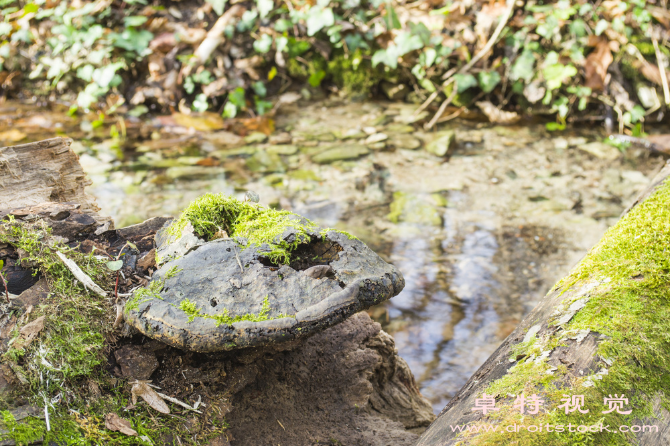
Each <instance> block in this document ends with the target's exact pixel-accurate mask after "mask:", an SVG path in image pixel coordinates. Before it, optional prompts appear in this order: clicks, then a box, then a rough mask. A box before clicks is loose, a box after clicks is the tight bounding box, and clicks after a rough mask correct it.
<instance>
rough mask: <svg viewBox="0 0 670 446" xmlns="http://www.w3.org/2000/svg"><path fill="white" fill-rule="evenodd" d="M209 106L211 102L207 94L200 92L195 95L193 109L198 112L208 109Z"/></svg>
mask: <svg viewBox="0 0 670 446" xmlns="http://www.w3.org/2000/svg"><path fill="white" fill-rule="evenodd" d="M208 107H209V104H207V96H206V95H204V94H202V93H200V94H199V95H197V96H196V97H195V100H194V101H193V110H195V111H197V112H200V113H202V112H204V111H207V108H208Z"/></svg>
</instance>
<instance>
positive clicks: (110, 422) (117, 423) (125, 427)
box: [105, 413, 137, 437]
mask: <svg viewBox="0 0 670 446" xmlns="http://www.w3.org/2000/svg"><path fill="white" fill-rule="evenodd" d="M105 427H106V428H107V429H109V430H110V431H115V432H121V433H122V434H125V435H128V436H130V437H135V436H137V432H136V431H135V430H134V429H133V428H131V427H130V421H128V420H124V419H123V418H121V417H120V416H118V415H117V414H115V413H108V414H107V415H105Z"/></svg>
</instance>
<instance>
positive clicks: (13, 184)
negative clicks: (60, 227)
mask: <svg viewBox="0 0 670 446" xmlns="http://www.w3.org/2000/svg"><path fill="white" fill-rule="evenodd" d="M70 144H72V140H71V139H70V138H52V139H47V140H44V141H38V142H31V143H28V144H21V145H18V146H11V147H1V148H0V209H17V208H25V207H29V206H34V205H38V204H42V203H45V202H59V203H62V202H76V203H79V204H81V210H82V211H84V212H86V213H94V212H96V211H98V210H100V208H99V207H98V206H97V205H96V204H95V199H94V198H93V197H91V196H90V195H88V194H86V192H85V191H84V189H85V188H86V186H89V185H90V184H91V180H89V179H88V178H86V174H85V173H84V171H83V169H82V168H81V165H80V164H79V157H78V156H77V154H76V153H74V151H72V149H71V148H70Z"/></svg>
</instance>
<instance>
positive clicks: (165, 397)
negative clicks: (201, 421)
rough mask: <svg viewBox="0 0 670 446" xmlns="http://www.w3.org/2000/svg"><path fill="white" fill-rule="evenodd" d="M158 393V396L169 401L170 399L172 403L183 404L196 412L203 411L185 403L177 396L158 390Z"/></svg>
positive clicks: (182, 405)
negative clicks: (173, 396)
mask: <svg viewBox="0 0 670 446" xmlns="http://www.w3.org/2000/svg"><path fill="white" fill-rule="evenodd" d="M156 394H157V395H158V396H160V397H161V398H163V399H164V400H167V401H169V402H171V403H175V404H176V405H178V406H181V407H183V408H185V409H188V410H192V411H193V412H196V413H202V412H201V411H199V410H198V409H194V408H192V407H191V406H189V405H188V404H186V403H183V402H181V401H179V400H178V399H176V398H172V397H171V396H167V395H166V394H164V393H160V392H156Z"/></svg>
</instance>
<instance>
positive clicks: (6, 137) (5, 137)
mask: <svg viewBox="0 0 670 446" xmlns="http://www.w3.org/2000/svg"><path fill="white" fill-rule="evenodd" d="M25 137H26V134H25V133H23V132H22V131H21V130H17V129H11V130H6V131H4V132H0V141H7V142H17V141H21V140H22V139H23V138H25Z"/></svg>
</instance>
